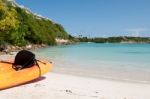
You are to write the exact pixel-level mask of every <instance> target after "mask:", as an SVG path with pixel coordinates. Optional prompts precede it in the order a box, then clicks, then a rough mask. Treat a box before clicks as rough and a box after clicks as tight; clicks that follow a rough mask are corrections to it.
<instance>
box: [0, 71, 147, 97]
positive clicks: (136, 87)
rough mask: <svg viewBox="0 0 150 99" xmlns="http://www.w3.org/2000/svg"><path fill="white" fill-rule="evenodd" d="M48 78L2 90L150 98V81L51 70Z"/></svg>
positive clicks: (7, 93)
mask: <svg viewBox="0 0 150 99" xmlns="http://www.w3.org/2000/svg"><path fill="white" fill-rule="evenodd" d="M43 77H46V78H45V79H43V80H40V81H37V82H33V83H29V84H25V85H21V86H18V87H14V88H10V89H6V90H1V91H0V99H150V85H149V84H137V83H126V82H116V81H108V80H100V79H94V78H85V77H77V76H71V75H65V74H57V73H48V74H46V75H45V76H43Z"/></svg>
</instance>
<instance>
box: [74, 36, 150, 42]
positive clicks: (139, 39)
mask: <svg viewBox="0 0 150 99" xmlns="http://www.w3.org/2000/svg"><path fill="white" fill-rule="evenodd" d="M76 39H78V41H79V42H95V43H150V38H149V37H127V36H122V37H108V38H101V37H99V38H98V37H97V38H87V37H79V38H76Z"/></svg>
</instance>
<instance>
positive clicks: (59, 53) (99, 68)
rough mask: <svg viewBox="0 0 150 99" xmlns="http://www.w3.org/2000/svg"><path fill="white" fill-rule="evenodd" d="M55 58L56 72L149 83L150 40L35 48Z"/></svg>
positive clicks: (46, 55) (48, 57)
mask: <svg viewBox="0 0 150 99" xmlns="http://www.w3.org/2000/svg"><path fill="white" fill-rule="evenodd" d="M35 53H36V54H37V56H38V57H40V58H45V59H47V60H49V61H52V62H53V70H52V71H53V72H56V73H64V74H71V75H76V76H87V77H93V78H98V79H108V80H117V81H125V82H137V83H150V44H135V43H134V44H129V43H91V42H88V43H78V44H72V45H59V46H50V47H47V48H41V49H37V50H35Z"/></svg>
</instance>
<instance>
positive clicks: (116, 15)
mask: <svg viewBox="0 0 150 99" xmlns="http://www.w3.org/2000/svg"><path fill="white" fill-rule="evenodd" d="M16 2H17V3H18V4H20V5H24V6H25V7H27V8H29V9H30V10H31V11H32V12H35V13H38V14H40V15H42V16H45V17H48V18H50V19H52V20H53V21H55V22H57V23H60V24H62V25H63V26H64V28H65V29H66V31H67V32H69V33H70V34H72V35H74V36H77V35H80V34H82V35H83V36H91V37H95V36H99V37H108V36H124V35H126V36H149V37H150V0H37V1H35V0H16Z"/></svg>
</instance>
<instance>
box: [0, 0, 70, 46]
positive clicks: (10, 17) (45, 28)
mask: <svg viewBox="0 0 150 99" xmlns="http://www.w3.org/2000/svg"><path fill="white" fill-rule="evenodd" d="M55 38H64V39H67V38H68V33H67V32H66V31H65V29H64V28H63V26H62V25H60V24H58V23H55V22H53V21H51V20H50V19H47V18H44V17H41V16H38V15H36V14H34V13H32V12H31V11H30V10H28V9H27V8H22V7H20V6H19V5H17V4H16V3H15V2H14V1H12V0H0V44H3V43H8V44H12V45H17V46H24V45H27V44H48V45H55V44H56V41H55Z"/></svg>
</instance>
